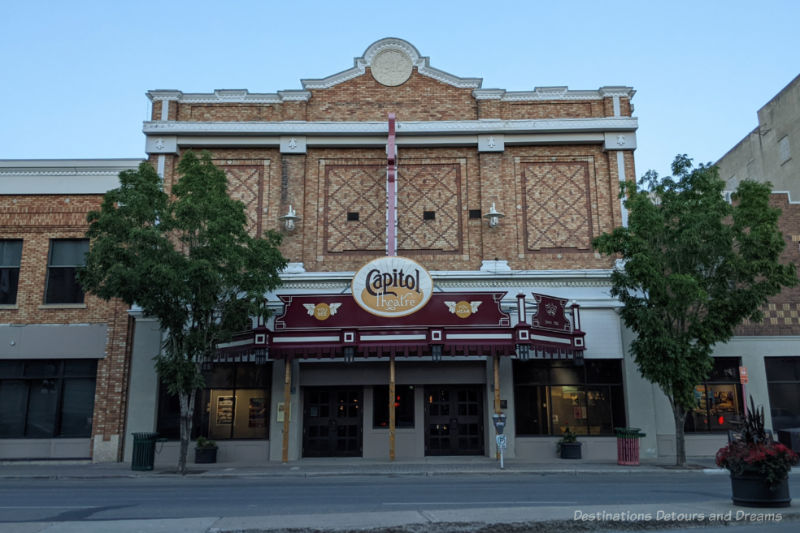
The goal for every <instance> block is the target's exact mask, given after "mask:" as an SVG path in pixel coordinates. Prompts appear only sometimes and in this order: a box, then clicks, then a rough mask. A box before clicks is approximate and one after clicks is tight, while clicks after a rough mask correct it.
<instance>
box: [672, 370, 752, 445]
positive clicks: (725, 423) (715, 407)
mask: <svg viewBox="0 0 800 533" xmlns="http://www.w3.org/2000/svg"><path fill="white" fill-rule="evenodd" d="M740 364H741V362H740V359H739V358H738V357H715V358H714V367H713V368H712V369H711V373H710V374H709V376H708V379H706V380H705V381H704V382H703V383H701V384H700V385H697V386H696V387H695V388H694V403H695V406H694V409H692V410H691V411H689V412H688V413H687V414H686V422H685V423H684V426H683V429H684V431H685V432H687V433H696V432H703V431H727V430H728V429H731V428H733V427H734V426H735V425H736V423H737V422H738V421H739V417H740V416H741V414H742V396H741V392H742V388H741V385H740V384H739V365H740Z"/></svg>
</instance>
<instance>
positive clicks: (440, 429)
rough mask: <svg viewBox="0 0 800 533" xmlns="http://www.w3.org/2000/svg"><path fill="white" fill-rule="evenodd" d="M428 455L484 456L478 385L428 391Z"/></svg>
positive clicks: (426, 426) (428, 389)
mask: <svg viewBox="0 0 800 533" xmlns="http://www.w3.org/2000/svg"><path fill="white" fill-rule="evenodd" d="M425 455H483V395H482V394H481V387H480V386H479V385H432V386H427V387H425Z"/></svg>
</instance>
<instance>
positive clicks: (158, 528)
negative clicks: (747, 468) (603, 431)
mask: <svg viewBox="0 0 800 533" xmlns="http://www.w3.org/2000/svg"><path fill="white" fill-rule="evenodd" d="M692 472H693V473H701V474H702V475H727V471H725V470H722V469H718V468H716V467H715V466H714V465H713V460H712V459H711V458H691V459H690V460H689V467H688V468H686V469H677V468H674V467H672V466H671V465H670V464H669V463H668V462H656V461H649V462H643V463H642V464H641V465H640V466H620V465H617V464H615V463H590V462H585V461H582V460H577V461H570V460H556V461H554V462H551V463H532V462H523V461H515V460H511V461H506V463H505V469H504V470H502V471H501V470H500V468H499V464H498V462H497V461H495V460H493V459H490V458H487V457H475V458H450V457H448V458H426V459H425V460H414V461H395V462H387V461H372V460H363V459H355V460H354V459H346V460H337V459H303V460H300V461H294V462H290V463H288V464H280V463H278V464H266V465H238V464H225V463H218V464H211V465H194V464H192V465H190V476H191V477H195V476H196V477H210V478H214V477H242V478H248V477H276V476H295V477H314V476H387V475H390V476H398V475H402V476H438V475H459V474H461V475H464V474H472V475H474V474H493V475H498V474H499V475H515V474H516V475H519V474H540V475H547V474H562V475H563V474H571V475H575V476H576V477H580V476H584V475H603V474H610V473H614V474H620V473H624V474H630V475H645V476H646V475H648V474H655V473H657V474H665V473H670V474H674V475H676V476H680V475H686V474H687V473H692ZM177 475H178V474H177V473H176V472H175V470H174V469H163V468H158V469H156V470H153V471H145V472H139V471H132V470H131V469H130V465H129V464H126V463H99V464H92V463H88V462H80V461H63V462H52V461H48V462H24V463H23V462H3V463H0V479H93V478H113V477H117V478H127V477H135V478H142V477H145V478H152V479H158V478H163V477H165V476H177ZM791 475H792V476H793V477H794V476H797V475H800V474H798V470H797V469H795V471H794V472H793V473H792V474H791ZM576 482H579V481H578V480H577V479H576ZM793 520H800V503H797V502H793V504H792V506H791V507H789V508H784V509H752V508H744V507H737V506H734V505H732V503H731V502H730V499H729V497H728V495H725V494H721V495H720V498H719V499H715V500H706V501H696V502H691V503H683V504H670V505H668V506H665V505H657V504H641V505H639V504H630V505H615V506H608V505H604V506H592V505H587V506H581V507H580V508H577V507H576V506H574V505H572V506H530V507H519V506H515V507H508V508H458V509H407V510H405V509H404V510H392V511H388V512H380V513H376V512H363V513H324V514H323V513H320V514H308V515H302V516H298V515H285V516H284V515H269V516H247V517H219V516H209V517H201V518H187V519H159V520H148V519H144V520H117V521H94V520H93V521H81V522H21V523H0V531H3V532H4V533H72V532H75V533H77V532H81V533H93V532H98V533H99V532H104V533H105V532H109V531H113V532H114V533H133V532H137V533H138V532H147V533H168V532H169V533H227V532H248V533H255V532H260V531H280V530H283V529H289V528H291V529H292V530H293V531H298V530H299V531H355V530H359V531H376V532H377V531H385V530H387V529H389V528H391V530H392V531H394V532H406V531H408V532H419V531H426V532H434V533H438V532H442V533H443V532H451V531H478V530H480V531H484V532H504V531H525V530H526V529H520V528H525V527H526V526H525V525H526V524H527V525H528V526H530V528H531V529H533V528H534V526H535V529H536V530H537V531H551V530H552V531H591V530H594V531H608V530H612V529H618V528H619V529H626V530H627V529H645V528H646V529H648V530H653V529H654V528H655V529H659V528H660V526H663V527H664V528H669V527H675V526H676V525H677V526H682V525H683V526H688V527H693V526H707V525H721V524H727V523H730V524H754V523H755V524H762V525H764V526H765V528H767V527H768V525H769V524H777V523H783V524H786V523H787V521H793ZM799 527H800V524H799ZM481 528H483V529H481ZM734 531H735V530H734Z"/></svg>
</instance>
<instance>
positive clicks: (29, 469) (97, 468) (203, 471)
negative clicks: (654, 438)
mask: <svg viewBox="0 0 800 533" xmlns="http://www.w3.org/2000/svg"><path fill="white" fill-rule="evenodd" d="M504 463H505V465H504V466H505V468H504V469H502V470H501V469H500V464H499V462H498V461H496V460H495V459H493V458H489V457H483V456H480V457H427V458H425V459H414V460H397V461H392V462H390V461H382V460H370V459H360V458H355V459H353V458H346V459H338V458H324V459H301V460H298V461H291V462H289V463H285V464H284V463H277V462H275V463H264V464H259V465H252V464H238V463H214V464H189V465H188V466H189V475H192V476H200V477H259V476H264V477H274V476H299V477H314V476H383V475H409V476H433V475H448V474H451V475H452V474H481V473H484V474H509V475H510V474H604V473H612V472H613V473H617V474H620V473H623V474H645V473H660V474H663V473H666V472H673V473H676V474H680V473H685V472H697V471H698V470H701V471H704V472H706V473H708V474H725V475H726V474H727V471H725V470H723V469H720V468H717V467H716V466H715V465H714V460H713V458H710V457H697V458H691V459H689V460H688V464H687V467H686V468H676V467H674V466H673V465H672V463H671V462H670V461H643V462H642V464H641V465H639V466H621V465H617V464H616V463H613V462H588V461H584V460H570V459H554V460H553V461H552V462H548V463H541V462H530V461H519V460H514V459H512V460H509V459H506V460H505V461H504ZM796 471H798V470H796ZM798 472H800V471H798ZM164 475H178V474H177V470H176V467H174V466H170V467H156V468H155V469H154V470H152V471H134V470H131V466H130V463H92V462H90V461H0V479H3V478H6V479H8V478H14V479H19V478H32V479H48V478H50V479H83V478H104V477H153V476H164Z"/></svg>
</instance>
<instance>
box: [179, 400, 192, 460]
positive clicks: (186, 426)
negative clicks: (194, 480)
mask: <svg viewBox="0 0 800 533" xmlns="http://www.w3.org/2000/svg"><path fill="white" fill-rule="evenodd" d="M178 401H179V403H180V406H181V414H180V417H181V418H180V429H181V449H180V453H179V454H178V472H180V474H181V475H185V474H186V456H187V455H188V452H189V441H190V440H191V438H192V420H193V419H194V401H195V393H194V391H192V392H190V393H186V392H181V393H180V394H178Z"/></svg>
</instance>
